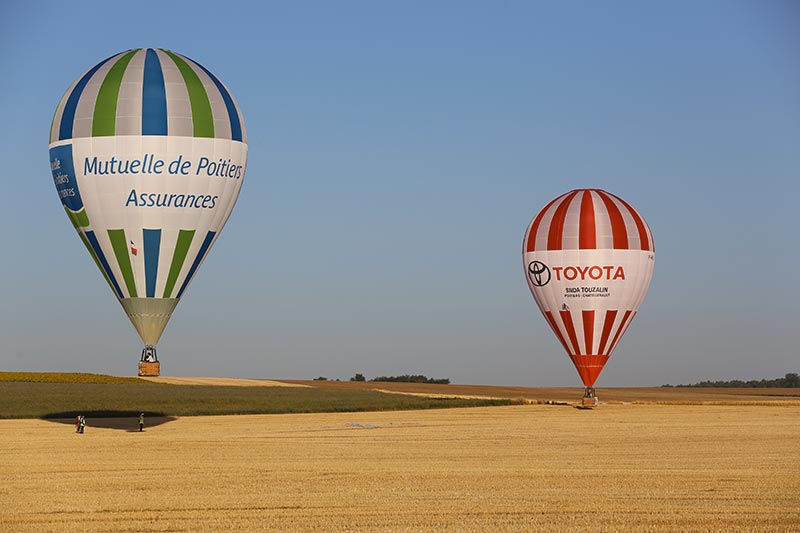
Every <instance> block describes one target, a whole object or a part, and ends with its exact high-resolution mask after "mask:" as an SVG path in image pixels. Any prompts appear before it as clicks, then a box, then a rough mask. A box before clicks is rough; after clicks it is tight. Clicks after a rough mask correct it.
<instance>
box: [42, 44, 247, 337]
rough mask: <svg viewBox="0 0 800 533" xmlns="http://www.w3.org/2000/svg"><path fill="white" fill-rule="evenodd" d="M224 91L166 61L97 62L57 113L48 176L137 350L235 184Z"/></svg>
mask: <svg viewBox="0 0 800 533" xmlns="http://www.w3.org/2000/svg"><path fill="white" fill-rule="evenodd" d="M246 161H247V135H246V132H245V128H244V120H243V118H242V114H241V112H240V111H239V108H238V106H237V104H236V102H235V101H234V99H233V96H232V95H231V93H230V91H228V89H227V88H226V87H225V86H224V85H223V84H222V82H221V81H220V80H219V79H218V78H217V77H216V76H214V74H212V73H211V72H209V71H208V70H207V69H205V68H204V67H202V66H201V65H200V64H198V63H196V62H194V61H192V60H191V59H189V58H186V57H184V56H181V55H179V54H176V53H174V52H171V51H168V50H163V49H153V48H147V49H143V48H139V49H134V50H128V51H125V52H122V53H119V54H116V55H114V56H111V57H109V58H108V59H105V60H104V61H101V62H100V63H98V64H96V65H95V66H94V67H92V68H91V69H89V70H88V71H87V72H86V73H85V74H83V75H82V76H81V77H80V78H78V79H77V80H76V81H75V82H74V83H73V84H72V86H71V87H70V88H69V90H67V92H66V93H65V94H64V96H63V98H62V99H61V102H60V103H59V105H58V107H57V108H56V113H55V116H54V117H53V123H52V126H51V128H50V167H51V170H52V173H53V179H54V181H55V185H56V190H57V192H58V194H59V197H60V198H61V202H62V204H63V206H64V210H65V211H66V213H67V216H68V217H69V219H70V221H71V222H72V224H73V226H75V229H76V230H77V232H78V235H79V236H80V238H81V240H82V241H83V244H84V245H85V246H86V249H87V250H88V251H89V254H91V256H92V258H93V259H94V262H95V263H96V264H97V266H98V268H99V269H100V272H101V273H102V274H103V277H104V278H105V280H106V282H108V285H109V287H110V288H111V290H112V291H113V293H114V295H115V296H116V297H117V299H119V301H120V303H121V304H122V307H123V308H124V309H125V312H126V313H127V315H128V317H129V318H130V320H131V322H132V323H133V325H134V327H135V328H136V330H137V332H138V333H139V336H140V337H141V338H142V341H143V342H144V343H145V344H146V345H155V344H156V343H157V342H158V339H159V338H160V337H161V334H162V332H163V331H164V327H165V326H166V324H167V321H168V320H169V318H170V316H171V314H172V311H173V310H174V309H175V306H176V305H177V303H178V301H179V300H180V299H181V297H182V296H183V294H184V292H185V291H186V288H187V287H188V285H189V283H190V282H191V280H192V278H193V277H194V275H195V274H196V272H197V269H198V268H199V267H200V265H201V264H202V262H203V260H204V259H205V257H206V256H207V254H208V252H209V250H210V249H211V247H212V246H213V244H214V242H215V241H216V239H217V238H218V237H219V233H220V231H221V230H222V228H223V226H224V225H225V222H226V221H227V220H228V217H229V215H230V213H231V210H232V209H233V206H234V204H235V203H236V199H237V197H238V195H239V189H240V188H241V186H242V180H243V178H244V171H245V165H246Z"/></svg>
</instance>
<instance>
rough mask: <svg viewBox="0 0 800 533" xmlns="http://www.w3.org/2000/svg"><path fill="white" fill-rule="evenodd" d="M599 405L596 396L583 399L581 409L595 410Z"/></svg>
mask: <svg viewBox="0 0 800 533" xmlns="http://www.w3.org/2000/svg"><path fill="white" fill-rule="evenodd" d="M597 404H598V401H597V396H595V397H593V398H581V404H580V408H581V409H593V408H595V407H597Z"/></svg>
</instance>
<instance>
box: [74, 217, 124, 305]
mask: <svg viewBox="0 0 800 533" xmlns="http://www.w3.org/2000/svg"><path fill="white" fill-rule="evenodd" d="M78 235H79V236H80V238H81V241H83V245H84V246H85V247H86V249H87V250H89V255H91V256H92V259H94V264H95V265H97V268H98V269H99V270H100V273H101V274H102V275H103V277H104V278H105V279H106V283H108V286H109V287H111V290H112V292H113V293H114V294H117V290H116V289H115V288H114V285H112V284H111V280H110V279H108V274H106V271H105V269H104V268H103V266H102V265H101V264H100V260H99V259H98V258H97V254H95V253H94V249H93V248H92V245H91V244H89V241H88V240H87V239H86V235H84V234H83V232H82V231H79V232H78Z"/></svg>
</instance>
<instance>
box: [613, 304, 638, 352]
mask: <svg viewBox="0 0 800 533" xmlns="http://www.w3.org/2000/svg"><path fill="white" fill-rule="evenodd" d="M631 313H632V311H630V310H628V311H625V314H624V315H622V322H620V323H619V329H617V333H616V334H615V335H614V339H613V340H612V341H611V344H610V345H609V346H608V355H611V352H613V351H614V348H615V347H616V345H617V341H618V340H619V338H620V337H621V336H622V334H623V333H624V332H625V330H626V329H628V317H630V316H631Z"/></svg>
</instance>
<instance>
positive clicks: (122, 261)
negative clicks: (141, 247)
mask: <svg viewBox="0 0 800 533" xmlns="http://www.w3.org/2000/svg"><path fill="white" fill-rule="evenodd" d="M108 238H109V239H111V246H112V247H113V248H114V255H115V256H117V263H119V269H120V270H121V271H122V279H124V280H125V286H126V287H127V288H128V295H129V297H130V298H137V297H138V294H136V281H135V280H134V279H133V268H132V267H131V256H130V255H129V254H130V252H129V251H128V241H127V240H126V239H125V230H124V229H110V230H108Z"/></svg>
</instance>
